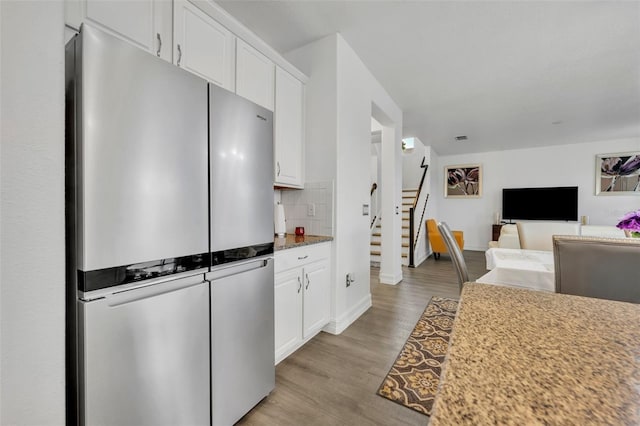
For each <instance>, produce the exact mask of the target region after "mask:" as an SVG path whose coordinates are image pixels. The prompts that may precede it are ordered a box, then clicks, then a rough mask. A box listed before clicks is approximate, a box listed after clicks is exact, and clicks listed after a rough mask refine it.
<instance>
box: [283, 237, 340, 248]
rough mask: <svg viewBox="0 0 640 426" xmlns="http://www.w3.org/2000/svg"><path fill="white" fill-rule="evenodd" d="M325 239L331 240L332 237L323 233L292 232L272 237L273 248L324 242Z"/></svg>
mask: <svg viewBox="0 0 640 426" xmlns="http://www.w3.org/2000/svg"><path fill="white" fill-rule="evenodd" d="M327 241H333V237H328V236H324V235H303V236H297V235H293V234H287V235H286V236H285V237H274V240H273V242H274V246H273V248H274V250H275V251H278V250H285V249H290V248H296V247H300V246H307V245H309V244H318V243H324V242H327Z"/></svg>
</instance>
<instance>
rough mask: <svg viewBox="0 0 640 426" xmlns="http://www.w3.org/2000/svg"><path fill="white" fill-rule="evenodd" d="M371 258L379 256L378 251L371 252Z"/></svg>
mask: <svg viewBox="0 0 640 426" xmlns="http://www.w3.org/2000/svg"><path fill="white" fill-rule="evenodd" d="M371 256H380V252H379V251H371Z"/></svg>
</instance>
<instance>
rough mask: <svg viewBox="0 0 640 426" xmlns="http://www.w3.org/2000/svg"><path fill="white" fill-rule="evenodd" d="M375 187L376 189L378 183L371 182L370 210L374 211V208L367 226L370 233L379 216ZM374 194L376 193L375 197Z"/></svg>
mask: <svg viewBox="0 0 640 426" xmlns="http://www.w3.org/2000/svg"><path fill="white" fill-rule="evenodd" d="M376 189H378V184H377V183H375V182H373V183H372V184H371V194H370V195H371V211H374V209H375V214H374V215H373V219H371V225H370V226H369V228H370V230H371V233H373V228H375V226H376V223H377V222H378V218H379V217H380V209H379V208H378V197H377V194H375V192H376ZM374 194H375V195H376V197H374Z"/></svg>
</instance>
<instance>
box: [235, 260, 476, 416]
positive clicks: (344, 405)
mask: <svg viewBox="0 0 640 426" xmlns="http://www.w3.org/2000/svg"><path fill="white" fill-rule="evenodd" d="M464 256H465V260H466V263H467V267H468V269H469V275H470V279H471V280H475V279H476V278H478V277H479V276H481V275H483V274H484V273H485V272H486V271H485V258H484V252H472V251H465V252H464ZM402 272H403V277H404V279H403V281H402V282H401V283H400V284H398V285H395V286H391V285H385V284H380V283H379V281H378V274H379V269H378V268H371V294H372V299H373V300H372V302H373V306H372V307H371V308H370V309H369V310H368V311H367V312H365V313H364V314H363V315H362V316H361V317H360V318H359V319H358V320H357V321H356V322H354V323H353V324H352V325H351V326H350V327H349V328H347V329H346V330H345V331H344V332H343V333H342V334H340V335H338V336H334V335H331V334H328V333H320V334H318V335H317V336H316V337H315V338H313V339H312V340H311V341H309V342H308V343H307V344H306V345H305V346H303V347H302V348H300V349H299V350H298V351H297V352H295V353H294V354H293V355H291V356H290V357H288V358H287V359H285V360H284V361H282V362H281V363H280V364H278V366H277V367H276V388H275V390H274V391H273V392H271V394H270V395H269V396H268V397H267V398H265V399H264V400H263V401H262V402H261V403H260V404H258V405H257V406H256V407H255V408H254V409H253V410H252V411H251V412H249V413H248V414H247V415H246V416H245V417H244V418H243V419H241V420H240V422H239V423H238V424H241V425H261V426H264V425H292V426H293V425H295V426H300V425H322V426H327V425H358V426H359V425H425V424H427V422H428V417H426V416H424V415H422V414H420V413H418V412H416V411H414V410H411V409H409V408H406V407H403V406H401V405H399V404H396V403H394V402H391V401H388V400H387V399H385V398H382V397H380V396H378V395H376V391H377V389H378V386H380V383H381V382H382V380H383V378H384V377H385V376H386V374H387V372H388V371H389V368H391V365H392V364H393V362H394V361H395V358H396V356H397V355H398V352H399V351H400V349H401V348H402V346H403V344H404V342H405V341H406V339H407V337H408V336H409V333H410V332H411V330H413V327H414V326H415V324H416V322H417V321H418V319H419V317H420V315H421V314H422V312H423V311H424V308H425V307H426V305H427V303H428V302H429V299H430V298H431V296H444V297H453V298H457V297H458V284H457V281H456V277H455V272H454V270H453V265H452V264H451V259H450V258H449V257H448V256H447V255H446V254H445V255H442V257H441V259H440V260H437V261H436V260H434V259H433V258H432V257H430V258H429V259H427V260H426V261H425V262H424V263H423V264H422V265H420V266H419V267H418V268H415V269H412V268H406V267H403V271H402Z"/></svg>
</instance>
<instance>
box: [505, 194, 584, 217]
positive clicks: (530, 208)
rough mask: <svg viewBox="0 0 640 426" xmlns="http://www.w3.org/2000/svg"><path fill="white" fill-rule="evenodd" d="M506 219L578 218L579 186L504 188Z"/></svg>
mask: <svg viewBox="0 0 640 426" xmlns="http://www.w3.org/2000/svg"><path fill="white" fill-rule="evenodd" d="M502 219H504V220H515V219H522V220H567V221H568V220H573V221H575V220H578V187H577V186H562V187H555V188H504V189H503V190H502Z"/></svg>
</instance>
